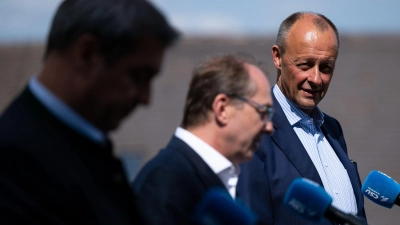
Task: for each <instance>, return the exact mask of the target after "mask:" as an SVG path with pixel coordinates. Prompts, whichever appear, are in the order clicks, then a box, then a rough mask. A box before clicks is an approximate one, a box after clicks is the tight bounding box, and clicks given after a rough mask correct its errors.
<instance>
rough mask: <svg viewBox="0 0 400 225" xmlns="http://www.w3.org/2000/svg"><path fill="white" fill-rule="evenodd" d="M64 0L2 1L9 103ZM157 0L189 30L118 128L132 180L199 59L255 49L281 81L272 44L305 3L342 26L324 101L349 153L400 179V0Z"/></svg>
mask: <svg viewBox="0 0 400 225" xmlns="http://www.w3.org/2000/svg"><path fill="white" fill-rule="evenodd" d="M59 2H60V1H53V0H52V1H50V0H36V1H29V0H19V1H15V0H14V1H12V0H2V1H1V2H0V111H2V110H3V109H4V108H5V107H6V106H7V104H8V103H9V102H10V101H11V100H12V98H13V97H14V96H15V95H16V94H17V93H18V92H19V91H20V90H21V89H22V88H23V87H24V86H25V85H26V83H27V81H28V80H29V78H30V77H31V76H32V75H34V74H35V73H38V72H39V71H40V67H41V61H42V54H43V47H44V42H45V37H46V34H47V30H48V26H49V23H50V21H51V17H52V15H53V13H54V10H55V8H56V6H57V5H58V3H59ZM153 2H154V3H155V4H156V5H157V6H158V7H159V8H160V9H161V10H162V11H164V12H165V14H166V15H167V17H168V18H169V19H170V21H171V22H172V23H173V24H174V25H175V26H176V27H177V28H178V29H179V30H180V31H181V32H182V33H183V38H182V40H181V41H180V42H179V43H178V44H177V45H176V46H174V47H173V48H172V49H170V51H169V52H168V53H167V55H166V57H165V60H164V65H163V71H162V73H161V74H160V76H159V78H157V79H156V81H155V83H154V88H153V96H152V103H151V105H150V106H148V107H147V108H140V109H138V110H137V111H136V112H135V113H134V114H132V115H131V116H130V117H128V118H127V119H126V121H125V123H124V124H123V125H122V127H121V128H120V129H119V130H117V131H116V132H114V133H113V134H112V136H113V140H114V143H115V147H116V154H118V155H119V156H121V157H122V158H123V161H124V162H125V165H126V169H127V172H128V176H129V179H130V180H132V179H133V178H134V176H135V174H136V173H137V171H138V169H140V167H141V166H142V165H143V164H144V163H145V162H147V161H148V160H149V159H150V158H151V157H152V156H154V155H155V154H156V153H157V152H158V151H159V149H160V148H162V147H164V146H165V145H166V143H167V142H168V141H169V139H170V138H171V136H172V134H173V132H174V131H175V128H176V127H177V126H178V125H179V124H180V122H181V118H182V113H183V104H184V99H185V96H186V92H187V89H188V83H189V80H190V77H191V71H192V69H193V68H194V66H195V65H196V64H197V63H199V62H200V61H201V60H203V59H204V58H205V57H206V56H210V55H213V54H219V53H235V52H247V53H250V54H253V55H254V56H256V57H257V58H258V59H259V60H261V61H263V62H264V63H265V68H266V70H267V71H268V73H269V74H268V75H269V79H270V82H271V83H274V82H275V79H276V70H275V68H274V66H273V64H272V59H271V54H270V49H271V46H272V44H273V43H274V41H275V38H274V37H275V35H276V33H277V30H278V27H279V24H280V22H281V21H282V20H283V19H284V18H286V17H287V16H289V15H290V14H291V13H293V12H296V11H315V12H319V13H322V14H324V15H326V16H327V17H328V18H330V19H331V20H332V21H333V22H334V23H335V24H336V25H337V27H338V29H339V32H341V42H342V45H341V49H340V54H339V57H338V60H337V63H336V69H335V73H334V76H333V80H332V82H331V85H330V87H329V91H328V94H327V96H326V97H325V99H324V100H323V101H322V102H321V103H320V105H319V106H320V108H321V109H322V110H323V111H324V112H326V113H328V114H330V115H331V116H333V117H335V118H337V119H338V120H339V121H340V122H341V124H342V127H343V130H344V134H345V137H346V141H347V145H348V150H349V157H350V158H351V159H353V160H354V161H356V162H357V163H358V169H359V172H360V177H361V181H364V179H365V177H366V176H367V175H368V173H369V172H370V171H371V170H374V169H376V170H380V171H382V172H385V173H386V174H388V175H390V176H391V177H393V178H394V179H395V180H397V181H400V166H399V163H398V162H397V160H398V159H399V156H400V149H399V147H398V146H399V144H398V140H399V139H400V121H399V120H398V119H397V117H396V115H397V114H398V112H399V111H400V98H399V97H398V95H399V94H400V90H399V85H400V72H399V70H398V68H399V65H400V22H398V19H399V17H400V14H398V12H396V9H398V8H399V7H400V3H399V2H396V1H390V0H384V1H379V3H378V1H376V2H375V1H372V0H366V1H363V3H362V4H360V3H355V2H350V1H344V0H337V1H328V0H326V1H316V0H315V1H313V0H311V1H301V0H299V1H290V0H283V1H279V2H270V1H266V0H263V1H261V0H250V1H247V2H246V3H243V1H235V0H234V1H225V0H220V1H216V0H215V1H211V0H204V1H189V0H153ZM398 138H399V139H398ZM365 202H366V210H367V217H368V219H369V224H372V225H380V224H398V223H399V222H398V221H400V214H399V213H396V212H395V210H398V209H386V208H382V207H380V206H377V205H375V204H373V203H372V202H370V201H369V200H368V199H365ZM395 207H397V206H395Z"/></svg>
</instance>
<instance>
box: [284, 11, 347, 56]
mask: <svg viewBox="0 0 400 225" xmlns="http://www.w3.org/2000/svg"><path fill="white" fill-rule="evenodd" d="M299 22H302V23H304V24H306V26H303V28H311V27H314V28H316V29H317V30H318V31H319V32H321V33H324V32H332V33H333V35H334V36H335V39H336V43H337V49H336V51H337V52H339V47H340V40H339V32H338V30H337V28H336V26H335V25H334V24H333V23H332V21H330V20H329V19H328V18H327V17H325V16H324V15H322V14H319V13H313V12H296V13H293V14H292V15H290V16H289V17H287V18H286V19H285V20H284V21H283V22H282V23H281V25H280V27H279V31H278V35H277V38H276V45H277V46H278V47H279V49H280V53H281V54H282V55H283V54H285V52H286V49H287V47H288V40H287V37H288V35H289V33H291V31H292V28H293V27H294V25H295V24H297V23H299Z"/></svg>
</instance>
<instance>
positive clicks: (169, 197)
mask: <svg viewBox="0 0 400 225" xmlns="http://www.w3.org/2000/svg"><path fill="white" fill-rule="evenodd" d="M212 187H219V188H223V189H225V190H226V188H225V186H224V185H223V183H222V181H221V180H220V179H219V177H218V176H217V175H216V174H215V173H214V172H213V171H212V170H211V168H210V167H209V166H208V165H207V164H206V163H205V162H204V161H203V159H202V158H201V157H200V156H199V155H198V154H197V153H196V152H194V151H193V150H192V149H191V148H190V147H189V146H188V145H187V144H186V143H185V142H183V141H182V140H181V139H179V138H177V137H175V136H174V137H172V139H171V141H170V142H169V144H168V146H167V147H166V148H165V149H163V150H161V151H160V152H159V153H158V155H157V156H155V157H154V158H153V159H152V160H150V161H149V162H148V163H147V164H146V165H145V166H144V168H143V169H142V170H141V171H140V172H139V174H138V175H137V177H136V178H135V180H134V182H133V185H132V188H133V190H134V192H135V193H136V196H137V203H138V208H139V210H140V212H141V214H142V216H143V220H144V222H145V224H151V225H153V224H154V225H158V224H163V225H164V224H171V225H179V224H194V223H195V222H194V220H193V217H192V216H193V211H194V209H195V208H196V206H197V205H198V203H199V202H200V200H201V198H202V196H203V195H204V194H205V193H206V191H207V190H209V189H210V188H212Z"/></svg>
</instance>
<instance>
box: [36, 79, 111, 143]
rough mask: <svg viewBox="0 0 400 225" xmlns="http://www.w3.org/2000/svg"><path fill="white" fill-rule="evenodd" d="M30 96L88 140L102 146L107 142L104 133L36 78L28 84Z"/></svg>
mask: <svg viewBox="0 0 400 225" xmlns="http://www.w3.org/2000/svg"><path fill="white" fill-rule="evenodd" d="M28 87H29V89H30V90H31V92H32V94H33V95H34V96H35V97H36V98H37V99H38V100H39V101H40V102H41V103H42V104H43V105H44V106H45V107H46V108H47V109H48V110H49V111H50V112H51V113H52V114H53V115H54V116H55V117H56V118H58V119H59V120H60V121H62V122H63V123H65V124H66V125H67V126H69V127H71V128H72V129H73V130H75V131H77V132H78V133H80V134H82V135H83V136H86V137H87V138H89V139H90V140H92V141H94V142H95V143H98V144H100V145H103V144H105V143H106V142H107V136H106V134H105V133H104V132H102V131H101V130H99V129H97V128H96V127H95V126H93V125H92V124H91V123H89V121H87V120H86V119H84V118H83V117H82V116H80V115H79V114H78V113H76V112H75V111H74V110H73V109H71V108H70V107H69V106H68V105H67V104H65V103H64V102H63V101H62V100H61V99H59V98H58V97H57V96H56V95H54V94H53V93H52V92H51V91H50V90H49V89H47V88H46V87H45V86H44V85H42V84H41V83H40V82H39V80H38V79H37V77H36V76H34V77H32V78H31V80H30V81H29V84H28Z"/></svg>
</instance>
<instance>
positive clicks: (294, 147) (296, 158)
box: [272, 95, 323, 185]
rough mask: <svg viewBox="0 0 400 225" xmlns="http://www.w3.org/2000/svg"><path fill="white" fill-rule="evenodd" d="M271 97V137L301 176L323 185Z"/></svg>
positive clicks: (279, 107) (276, 102) (304, 150)
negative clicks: (272, 110) (272, 108)
mask: <svg viewBox="0 0 400 225" xmlns="http://www.w3.org/2000/svg"><path fill="white" fill-rule="evenodd" d="M273 98H274V103H275V104H274V106H275V111H276V112H275V115H274V118H273V121H272V122H273V123H274V128H275V132H274V134H273V136H272V139H273V140H274V142H275V143H276V145H277V146H278V147H279V149H280V150H281V151H282V152H283V153H284V154H285V155H286V157H287V158H288V159H289V160H290V162H291V163H292V164H293V166H294V167H295V168H296V169H297V170H298V171H299V173H300V174H301V175H302V176H303V177H305V178H308V179H311V180H313V181H315V182H317V183H319V184H320V185H323V184H322V181H321V178H320V177H319V174H318V171H317V169H316V168H315V166H314V164H313V162H312V161H311V158H310V156H308V153H307V151H306V149H305V148H304V146H303V144H302V143H301V141H300V139H299V138H298V137H297V134H296V132H294V130H293V128H292V126H291V125H290V123H289V121H288V120H287V118H286V115H285V113H284V112H283V110H282V107H281V106H280V105H279V103H278V101H277V100H276V98H275V95H273ZM310 165H311V166H310Z"/></svg>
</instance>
